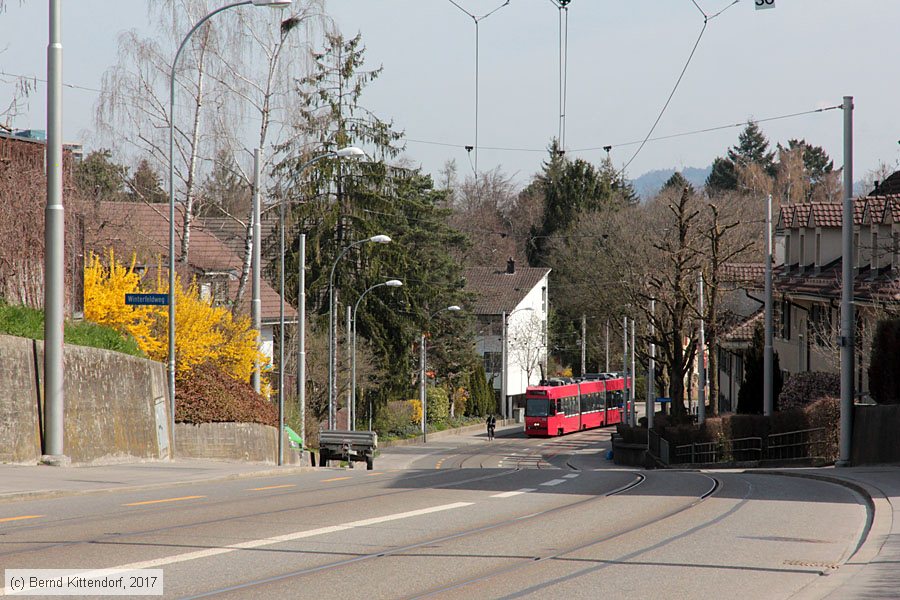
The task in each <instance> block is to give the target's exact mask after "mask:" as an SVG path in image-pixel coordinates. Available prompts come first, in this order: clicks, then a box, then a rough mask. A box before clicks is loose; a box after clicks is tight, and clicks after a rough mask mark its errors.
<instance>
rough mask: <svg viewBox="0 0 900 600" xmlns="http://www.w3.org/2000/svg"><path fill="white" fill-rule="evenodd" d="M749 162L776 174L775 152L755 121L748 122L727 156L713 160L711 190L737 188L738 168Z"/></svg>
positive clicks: (771, 175) (709, 181) (707, 184)
mask: <svg viewBox="0 0 900 600" xmlns="http://www.w3.org/2000/svg"><path fill="white" fill-rule="evenodd" d="M749 164H755V165H759V166H760V167H762V169H763V170H764V171H765V172H766V173H767V174H768V175H769V176H770V177H774V176H775V152H773V151H770V150H769V140H767V139H766V136H765V134H763V132H762V131H761V130H760V128H759V126H758V125H757V124H756V123H755V122H753V121H749V122H748V123H747V126H746V127H745V128H744V130H743V131H742V132H741V133H740V135H738V143H737V144H736V145H735V146H732V147H731V148H729V149H728V152H727V153H726V157H725V158H721V157H718V158H716V159H715V160H714V161H713V166H712V171H711V172H710V174H709V177H707V179H706V187H707V188H709V189H710V190H711V191H728V190H736V189H737V187H738V178H737V169H738V167H745V166H747V165H749Z"/></svg>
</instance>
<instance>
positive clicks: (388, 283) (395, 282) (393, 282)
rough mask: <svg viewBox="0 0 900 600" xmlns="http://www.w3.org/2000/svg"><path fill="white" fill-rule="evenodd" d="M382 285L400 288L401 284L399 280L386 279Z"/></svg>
mask: <svg viewBox="0 0 900 600" xmlns="http://www.w3.org/2000/svg"><path fill="white" fill-rule="evenodd" d="M384 285H386V286H388V287H402V286H403V282H402V281H400V280H399V279H388V280H387V281H385V282H384Z"/></svg>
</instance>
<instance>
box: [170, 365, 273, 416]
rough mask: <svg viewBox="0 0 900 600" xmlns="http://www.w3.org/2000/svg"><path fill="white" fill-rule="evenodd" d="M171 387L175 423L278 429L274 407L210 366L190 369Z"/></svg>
mask: <svg viewBox="0 0 900 600" xmlns="http://www.w3.org/2000/svg"><path fill="white" fill-rule="evenodd" d="M177 383H178V385H177V386H175V421H176V422H178V423H190V424H192V425H199V424H200V423H260V424H262V425H271V426H272V427H277V426H278V412H277V410H276V409H275V406H274V405H273V404H272V403H271V402H269V401H267V400H266V399H264V398H263V397H262V396H260V395H259V394H257V393H256V392H255V391H254V390H253V387H252V386H250V384H249V383H246V382H243V381H237V380H236V379H232V378H231V377H230V376H229V375H228V374H226V373H224V372H223V371H220V370H218V369H217V368H216V367H214V366H213V365H211V364H208V363H207V364H204V365H200V366H198V367H195V368H194V369H192V370H191V371H190V372H189V373H188V374H186V375H182V376H180V377H179V378H178V382H177Z"/></svg>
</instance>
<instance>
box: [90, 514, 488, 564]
mask: <svg viewBox="0 0 900 600" xmlns="http://www.w3.org/2000/svg"><path fill="white" fill-rule="evenodd" d="M472 504H473V503H472V502H454V503H453V504H442V505H440V506H432V507H430V508H420V509H419V510H410V511H407V512H402V513H395V514H393V515H385V516H383V517H373V518H371V519H362V520H360V521H351V522H350V523H345V524H343V525H330V526H328V527H319V528H318V529H308V530H306V531H295V532H294V533H287V534H285V535H279V536H275V537H270V538H261V539H258V540H249V541H246V542H241V543H239V544H232V545H230V546H224V547H222V548H209V549H206V550H197V551H195V552H184V553H182V554H175V555H174V556H164V557H162V558H155V559H152V560H145V561H141V562H135V563H129V564H127V565H119V566H116V567H110V568H111V569H114V570H116V571H130V570H133V569H154V568H157V567H161V566H163V565H171V564H175V563H180V562H185V561H189V560H196V559H198V558H207V557H210V556H217V555H219V554H229V553H231V552H236V551H237V550H251V549H253V548H261V547H263V546H271V545H273V544H282V543H284V542H292V541H294V540H301V539H304V538H308V537H313V536H317V535H326V534H329V533H337V532H339V531H347V530H348V529H356V528H359V527H369V526H370V525H378V524H380V523H387V522H390V521H398V520H400V519H409V518H411V517H418V516H421V515H429V514H432V513H436V512H442V511H445V510H453V509H455V508H463V507H465V506H471V505H472ZM104 570H106V569H104Z"/></svg>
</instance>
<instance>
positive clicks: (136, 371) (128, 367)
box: [0, 335, 172, 464]
mask: <svg viewBox="0 0 900 600" xmlns="http://www.w3.org/2000/svg"><path fill="white" fill-rule="evenodd" d="M63 360H64V367H63V368H64V386H65V387H64V391H63V393H64V402H65V417H64V418H65V433H64V435H65V439H64V445H63V451H64V453H65V455H66V456H68V457H69V458H70V459H71V461H72V462H73V463H75V464H102V463H111V462H121V461H124V460H134V459H166V458H170V457H171V451H170V448H171V447H172V444H171V437H170V435H169V430H168V423H169V412H168V401H167V389H166V374H165V366H164V365H163V364H161V363H156V362H153V361H149V360H145V359H141V358H135V357H132V356H127V355H125V354H120V353H118V352H110V351H106V350H98V349H96V348H84V347H81V346H71V345H67V346H66V347H65V350H64V353H63ZM43 363H44V357H43V342H40V341H35V340H30V339H26V338H20V337H12V336H5V335H0V462H7V463H20V464H35V463H36V462H39V461H40V458H41V454H42V452H41V438H42V436H41V430H42V419H43V407H42V406H41V403H42V399H43V393H42V390H41V385H42V381H43V372H42V371H43Z"/></svg>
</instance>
